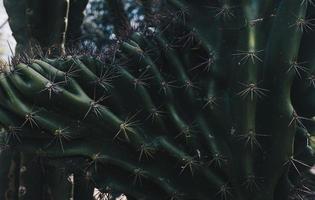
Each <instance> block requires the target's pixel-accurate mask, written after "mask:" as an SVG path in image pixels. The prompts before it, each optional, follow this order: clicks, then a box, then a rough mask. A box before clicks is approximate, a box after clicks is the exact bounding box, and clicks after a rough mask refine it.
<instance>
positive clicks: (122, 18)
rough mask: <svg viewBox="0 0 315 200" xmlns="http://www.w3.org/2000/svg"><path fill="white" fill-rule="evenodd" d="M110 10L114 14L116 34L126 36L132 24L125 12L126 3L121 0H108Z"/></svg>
mask: <svg viewBox="0 0 315 200" xmlns="http://www.w3.org/2000/svg"><path fill="white" fill-rule="evenodd" d="M107 4H108V7H109V12H110V14H111V16H112V20H113V25H114V29H115V34H116V36H118V37H120V36H124V35H126V34H127V33H128V31H129V30H130V28H131V26H130V23H129V19H128V16H127V14H126V12H125V8H124V3H123V2H122V1H121V0H107Z"/></svg>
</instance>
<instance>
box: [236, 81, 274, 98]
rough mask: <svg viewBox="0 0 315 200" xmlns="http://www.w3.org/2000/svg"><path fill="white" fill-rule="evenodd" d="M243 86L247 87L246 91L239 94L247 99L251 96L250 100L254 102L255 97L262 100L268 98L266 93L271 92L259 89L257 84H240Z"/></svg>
mask: <svg viewBox="0 0 315 200" xmlns="http://www.w3.org/2000/svg"><path fill="white" fill-rule="evenodd" d="M240 84H241V85H242V86H244V87H245V89H244V90H242V91H240V92H238V93H237V95H239V96H240V97H242V98H244V99H245V98H246V97H248V96H250V100H251V101H253V100H254V96H257V97H258V98H261V97H262V96H266V94H265V92H268V91H269V90H267V89H263V88H260V87H257V84H255V83H240Z"/></svg>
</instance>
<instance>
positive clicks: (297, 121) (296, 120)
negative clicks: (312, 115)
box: [288, 110, 311, 130]
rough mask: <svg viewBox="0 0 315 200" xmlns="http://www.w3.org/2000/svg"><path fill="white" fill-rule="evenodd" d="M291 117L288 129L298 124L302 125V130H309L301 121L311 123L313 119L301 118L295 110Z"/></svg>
mask: <svg viewBox="0 0 315 200" xmlns="http://www.w3.org/2000/svg"><path fill="white" fill-rule="evenodd" d="M291 117H292V119H291V121H290V122H289V125H288V127H290V126H291V125H296V124H297V125H300V126H301V127H302V128H304V129H305V130H307V129H306V127H305V126H304V125H303V123H302V121H301V120H309V121H310V120H311V119H309V118H306V117H300V116H299V115H298V114H297V113H296V111H295V110H293V111H292V115H291Z"/></svg>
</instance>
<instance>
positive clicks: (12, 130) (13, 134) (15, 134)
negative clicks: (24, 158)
mask: <svg viewBox="0 0 315 200" xmlns="http://www.w3.org/2000/svg"><path fill="white" fill-rule="evenodd" d="M21 130H22V129H21V128H20V127H16V126H11V125H10V126H8V129H7V131H6V138H5V140H6V143H7V144H9V143H10V139H11V138H13V139H16V140H17V141H18V142H19V143H22V141H21V138H20V136H19V132H20V131H21Z"/></svg>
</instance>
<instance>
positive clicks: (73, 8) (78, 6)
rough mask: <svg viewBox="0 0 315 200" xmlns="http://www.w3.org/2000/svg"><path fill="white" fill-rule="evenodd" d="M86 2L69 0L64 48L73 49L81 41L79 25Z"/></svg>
mask: <svg viewBox="0 0 315 200" xmlns="http://www.w3.org/2000/svg"><path fill="white" fill-rule="evenodd" d="M87 4H88V0H70V7H69V14H68V26H67V32H66V48H75V45H76V44H78V43H79V41H80V39H81V24H82V22H83V18H84V13H83V11H84V9H85V7H86V5H87Z"/></svg>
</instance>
